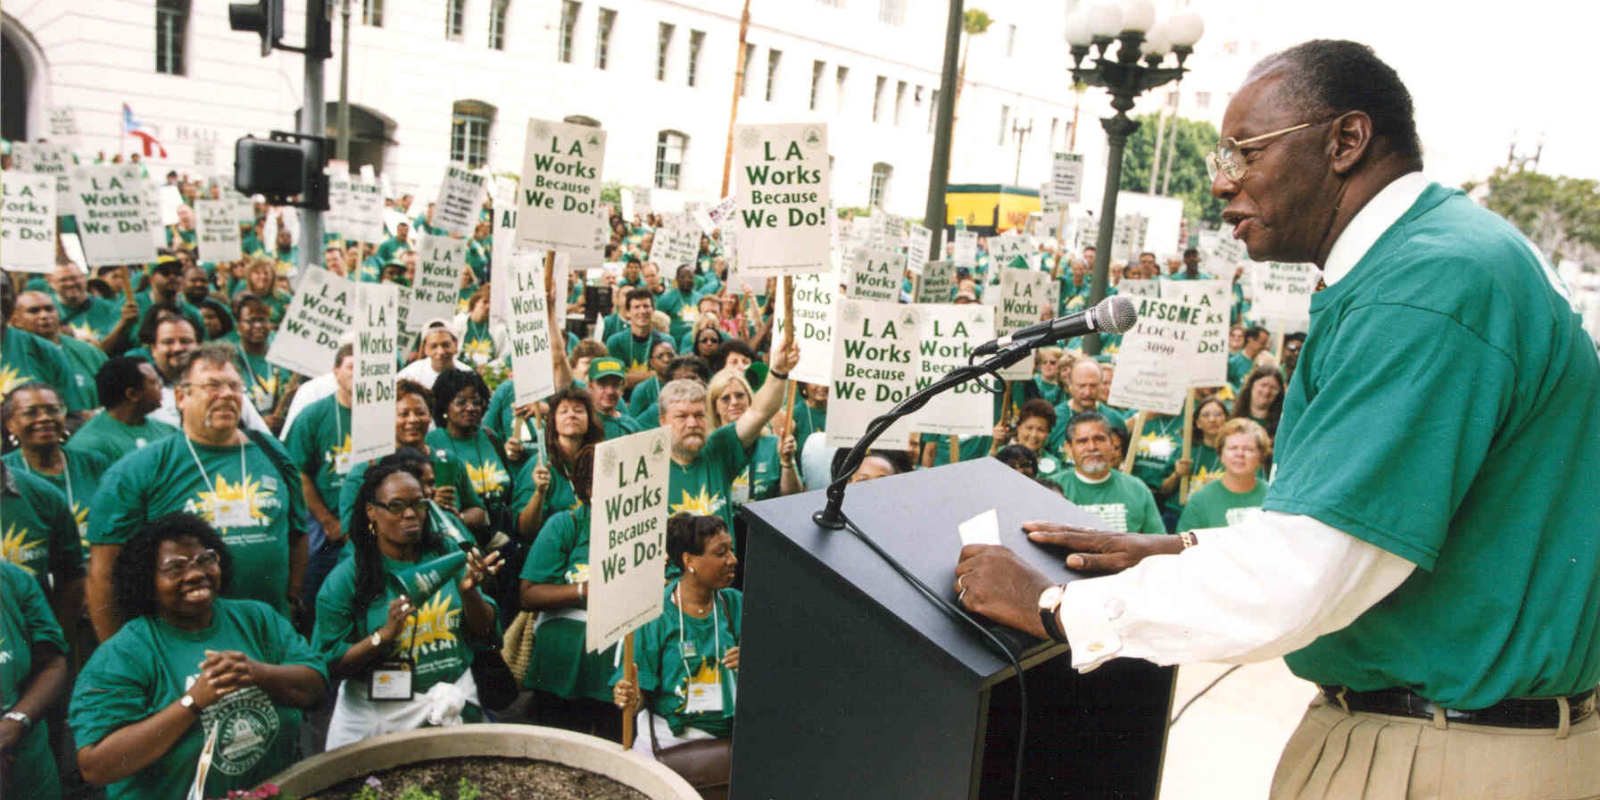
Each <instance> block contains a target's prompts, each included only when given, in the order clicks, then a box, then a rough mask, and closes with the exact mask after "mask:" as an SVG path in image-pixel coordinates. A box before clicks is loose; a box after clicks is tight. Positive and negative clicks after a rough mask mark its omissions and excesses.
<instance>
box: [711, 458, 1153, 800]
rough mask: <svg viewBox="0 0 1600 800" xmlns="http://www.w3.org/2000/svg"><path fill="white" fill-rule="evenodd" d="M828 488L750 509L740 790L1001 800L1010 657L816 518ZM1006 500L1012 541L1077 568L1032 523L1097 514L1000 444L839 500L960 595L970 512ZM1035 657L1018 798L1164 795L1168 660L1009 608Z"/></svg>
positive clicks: (1012, 737) (1011, 758)
mask: <svg viewBox="0 0 1600 800" xmlns="http://www.w3.org/2000/svg"><path fill="white" fill-rule="evenodd" d="M823 504H824V499H823V495H822V492H820V491H818V492H809V493H806V494H802V495H793V496H790V497H784V498H779V499H776V500H769V501H765V502H761V503H755V504H752V505H749V506H746V507H744V509H743V510H742V511H741V513H742V514H743V515H744V516H745V519H746V521H747V522H748V524H749V533H748V535H749V537H750V539H749V543H748V545H747V547H748V558H747V563H746V564H745V596H744V618H743V629H744V630H743V636H742V640H741V643H740V645H741V647H740V662H741V663H740V683H739V687H738V711H737V715H736V723H735V736H734V753H733V777H732V785H731V794H732V797H734V798H736V800H745V799H746V798H748V799H749V800H768V798H778V799H779V800H789V799H790V798H858V797H859V798H867V797H875V798H917V799H918V800H925V799H928V798H984V799H985V800H987V798H1007V797H1010V795H1011V786H1012V776H1013V766H1014V763H1015V757H1016V752H1017V750H1016V749H1017V747H1018V746H1019V743H1018V741H1017V721H1018V714H1019V710H1020V709H1019V703H1018V692H1017V682H1016V679H1015V677H1014V671H1013V669H1012V667H1011V664H1010V662H1009V661H1008V660H1006V659H1004V658H1002V657H1001V656H1000V655H998V654H997V653H995V652H994V651H993V650H992V649H990V648H991V647H992V645H988V644H986V640H985V639H984V638H983V637H982V636H981V635H980V634H978V633H977V632H976V631H974V630H972V629H971V628H970V627H969V626H967V625H965V624H964V623H961V622H959V621H957V620H954V619H951V618H950V617H948V616H946V615H945V614H944V613H943V612H942V611H941V610H940V609H939V608H938V607H936V606H934V605H933V604H932V603H931V602H930V601H929V600H928V599H927V598H926V597H924V596H923V595H922V594H921V593H920V592H919V591H918V590H917V589H916V587H915V586H913V585H911V584H910V583H908V582H907V581H906V580H904V579H903V578H901V577H900V575H899V574H897V573H896V572H895V571H894V570H893V569H892V568H891V567H890V566H889V565H888V564H886V563H885V562H884V561H883V560H882V559H880V558H879V557H878V556H877V555H876V554H875V553H873V552H872V551H871V550H869V549H868V548H867V546H866V545H865V544H863V543H862V542H861V541H860V540H858V539H857V538H856V537H855V536H854V535H853V534H852V533H850V532H849V531H830V530H826V529H823V528H820V527H818V526H817V525H816V524H815V523H814V522H813V521H812V514H813V513H814V512H816V511H817V510H818V509H820V508H822V506H823ZM991 508H994V509H997V510H998V512H999V520H1000V536H1001V541H1002V542H1003V543H1004V544H1006V545H1007V546H1008V547H1010V548H1012V549H1013V550H1015V551H1016V552H1018V553H1019V554H1021V555H1022V556H1023V557H1024V558H1026V559H1027V560H1029V561H1030V562H1031V563H1033V564H1034V565H1035V566H1037V567H1038V568H1039V569H1041V570H1043V571H1045V572H1046V574H1050V575H1059V576H1060V577H1061V579H1062V581H1063V582H1066V581H1071V580H1074V579H1075V578H1076V577H1077V576H1076V575H1074V574H1073V573H1069V572H1067V571H1066V570H1065V568H1063V567H1062V565H1061V554H1060V553H1058V552H1056V551H1054V550H1053V549H1049V548H1045V547H1042V546H1040V545H1036V544H1033V543H1032V542H1030V541H1028V539H1027V538H1026V537H1025V536H1023V534H1022V533H1021V530H1020V525H1021V522H1022V521H1023V520H1027V519H1050V520H1055V521H1061V522H1068V523H1073V522H1076V523H1079V524H1084V525H1087V526H1092V527H1099V523H1098V519H1097V518H1096V517H1094V516H1092V515H1090V514H1089V513H1088V512H1086V511H1084V510H1082V509H1080V508H1078V507H1076V506H1074V505H1072V504H1071V503H1069V502H1067V501H1066V500H1064V499H1062V498H1061V496H1060V495H1059V494H1056V493H1053V492H1051V491H1050V490H1048V489H1046V488H1044V487H1042V486H1040V485H1038V484H1036V483H1034V482H1033V481H1031V480H1029V479H1028V478H1026V477H1023V476H1022V475H1020V474H1018V473H1017V472H1015V471H1013V470H1011V469H1010V468H1008V467H1006V466H1005V465H1003V464H1001V463H1000V462H998V461H995V460H994V459H982V460H978V461H969V462H964V463H959V464H952V465H949V466H945V467H939V468H937V469H930V470H922V471H919V472H914V473H910V474H906V475H898V476H895V477H892V478H885V479H882V480H877V481H871V482H867V483H860V484H855V485H852V486H851V487H850V490H849V493H848V494H847V495H846V498H845V503H844V510H845V513H846V514H848V515H849V517H850V519H851V520H852V521H854V522H855V524H856V525H857V526H859V527H860V528H861V530H862V531H864V532H866V533H867V535H869V536H871V537H872V538H873V539H874V540H875V541H876V542H878V543H879V545H880V546H881V547H882V548H883V549H884V550H886V551H887V552H889V553H890V554H891V555H893V556H894V557H895V558H896V559H897V560H899V561H900V563H901V564H903V565H904V566H905V567H906V568H907V569H908V570H909V571H911V572H912V573H913V574H915V575H916V576H917V577H919V578H921V579H922V580H923V581H924V582H925V583H927V584H928V585H929V586H931V587H933V588H934V590H935V591H937V592H939V593H940V594H942V595H944V596H945V597H946V599H948V600H950V601H952V602H953V601H954V600H955V591H954V589H953V588H952V582H953V581H954V573H953V572H952V569H953V568H954V566H955V562H956V557H957V553H958V552H959V551H960V549H961V540H960V537H959V535H958V534H957V531H956V526H957V525H958V524H959V523H961V522H963V521H965V520H967V519H970V518H972V517H974V516H977V515H978V514H980V513H982V512H984V511H987V510H988V509H991ZM988 627H989V629H990V630H991V631H993V632H994V633H995V634H996V635H997V636H999V637H1000V639H1001V640H1002V641H1003V642H1005V643H1006V644H1007V646H1008V647H1009V648H1010V649H1011V651H1012V653H1013V654H1014V655H1015V656H1016V657H1017V660H1018V661H1019V662H1020V663H1021V664H1022V667H1023V670H1024V671H1025V674H1026V689H1027V694H1028V733H1027V742H1026V745H1025V746H1026V748H1027V752H1026V755H1025V757H1024V767H1023V778H1022V782H1023V785H1022V796H1023V797H1026V798H1046V797H1073V798H1079V797H1116V798H1154V797H1155V796H1156V791H1157V787H1158V786H1159V783H1160V773H1161V756H1162V750H1163V747H1164V745H1165V742H1166V721H1167V716H1168V714H1169V713H1170V708H1171V704H1172V689H1173V677H1174V670H1173V669H1172V668H1170V667H1169V668H1161V667H1156V666H1154V665H1151V664H1148V663H1146V662H1142V661H1134V660H1114V661H1112V662H1109V663H1108V664H1106V665H1104V666H1102V667H1101V668H1099V669H1097V670H1095V671H1093V672H1090V673H1088V674H1085V675H1080V674H1078V673H1077V672H1075V671H1073V670H1072V669H1071V666H1070V663H1069V662H1070V659H1069V657H1068V653H1067V648H1066V647H1065V646H1064V645H1059V644H1055V643H1053V642H1048V641H1041V640H1038V639H1034V638H1032V637H1030V636H1027V635H1024V634H1021V633H1018V632H1016V631H1013V630H1010V629H1007V628H1004V627H1002V626H998V625H990V626H988Z"/></svg>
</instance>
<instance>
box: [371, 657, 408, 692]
mask: <svg viewBox="0 0 1600 800" xmlns="http://www.w3.org/2000/svg"><path fill="white" fill-rule="evenodd" d="M367 697H368V698H370V699H373V700H410V699H411V698H412V693H411V665H410V664H407V663H405V662H404V661H385V662H383V663H382V664H379V665H377V666H376V667H373V668H372V672H371V673H369V674H368V675H367Z"/></svg>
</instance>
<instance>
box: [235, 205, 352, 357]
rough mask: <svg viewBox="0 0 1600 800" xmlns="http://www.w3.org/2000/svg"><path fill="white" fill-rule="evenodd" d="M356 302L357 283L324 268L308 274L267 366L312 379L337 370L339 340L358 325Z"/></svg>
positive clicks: (286, 315)
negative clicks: (270, 365) (335, 354)
mask: <svg viewBox="0 0 1600 800" xmlns="http://www.w3.org/2000/svg"><path fill="white" fill-rule="evenodd" d="M236 232H237V231H236ZM354 299H355V284H354V283H353V282H351V281H349V280H346V279H344V278H341V277H339V276H338V275H335V274H333V273H331V272H329V271H327V270H325V269H322V268H321V267H312V268H311V269H308V270H306V274H305V275H302V276H301V277H300V280H299V282H298V283H296V284H295V291H294V299H293V300H291V301H290V302H289V308H288V310H287V311H285V312H284V314H283V322H282V323H281V324H279V325H278V334H277V335H276V336H274V337H273V339H272V346H271V347H269V348H268V349H267V363H268V364H275V365H277V366H280V367H283V368H284V369H286V370H289V371H291V372H298V373H300V374H301V375H305V376H306V377H308V378H309V377H316V376H318V375H323V374H326V373H327V372H328V371H329V370H331V369H333V355H334V353H337V352H338V351H339V339H340V337H342V336H344V335H345V333H346V332H347V331H349V330H350V329H351V327H352V326H354V325H355V322H356V319H355V316H354V309H353V308H352V303H353V301H354Z"/></svg>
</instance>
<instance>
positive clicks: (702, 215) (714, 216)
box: [693, 195, 733, 236]
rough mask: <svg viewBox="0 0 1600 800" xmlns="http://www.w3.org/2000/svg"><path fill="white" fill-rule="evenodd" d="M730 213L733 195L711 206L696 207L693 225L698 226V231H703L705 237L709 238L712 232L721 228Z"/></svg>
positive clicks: (731, 211)
mask: <svg viewBox="0 0 1600 800" xmlns="http://www.w3.org/2000/svg"><path fill="white" fill-rule="evenodd" d="M732 213H733V195H728V196H727V197H724V198H722V199H721V200H718V201H717V202H716V203H715V204H713V205H709V206H697V207H696V208H695V209H694V212H693V214H694V221H695V223H696V224H698V225H699V226H700V230H702V231H705V234H706V235H707V236H710V235H711V232H712V231H715V230H716V229H718V228H720V227H722V225H723V223H724V222H727V220H728V216H729V215H730V214H732Z"/></svg>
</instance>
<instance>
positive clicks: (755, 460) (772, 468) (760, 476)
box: [729, 436, 798, 505]
mask: <svg viewBox="0 0 1600 800" xmlns="http://www.w3.org/2000/svg"><path fill="white" fill-rule="evenodd" d="M796 466H797V468H798V465H796ZM782 477H783V463H782V462H781V461H780V460H779V457H778V437H776V436H762V437H760V438H758V439H756V445H755V447H753V448H751V450H750V458H749V461H748V462H747V463H746V465H745V468H744V469H742V470H739V474H738V475H737V476H735V477H734V479H733V486H732V487H731V488H730V490H729V496H730V497H731V498H732V499H733V502H734V504H735V505H744V504H745V503H753V502H755V501H757V500H766V499H767V498H770V497H777V496H778V489H779V481H780V479H781V478H782Z"/></svg>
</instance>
